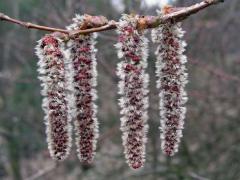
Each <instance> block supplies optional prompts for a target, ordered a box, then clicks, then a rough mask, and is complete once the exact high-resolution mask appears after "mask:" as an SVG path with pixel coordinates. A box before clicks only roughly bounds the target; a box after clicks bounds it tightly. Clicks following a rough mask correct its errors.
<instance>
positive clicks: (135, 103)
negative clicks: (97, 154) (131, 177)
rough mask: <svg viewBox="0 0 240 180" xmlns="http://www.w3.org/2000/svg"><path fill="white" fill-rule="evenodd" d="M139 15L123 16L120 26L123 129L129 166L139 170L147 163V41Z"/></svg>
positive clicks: (118, 31)
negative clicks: (139, 24)
mask: <svg viewBox="0 0 240 180" xmlns="http://www.w3.org/2000/svg"><path fill="white" fill-rule="evenodd" d="M137 19H138V16H129V15H123V16H122V18H121V19H120V22H119V25H118V27H117V33H118V35H119V37H118V43H117V44H116V45H115V46H116V48H117V50H118V57H119V58H120V59H122V61H121V62H119V63H118V67H117V75H118V76H119V78H120V81H119V84H118V85H119V94H120V95H121V98H120V99H119V106H120V108H121V112H120V114H121V116H122V117H121V131H122V133H123V134H122V141H123V146H124V154H125V157H126V160H127V163H128V165H129V166H130V167H131V168H133V169H137V168H140V167H142V166H143V165H144V162H145V144H146V141H147V137H146V134H147V130H148V125H147V120H148V114H147V108H148V97H147V94H148V89H147V88H148V79H149V77H148V74H147V73H146V72H145V70H146V67H147V61H146V60H147V56H148V49H147V48H148V40H147V39H146V38H145V36H144V31H140V30H137Z"/></svg>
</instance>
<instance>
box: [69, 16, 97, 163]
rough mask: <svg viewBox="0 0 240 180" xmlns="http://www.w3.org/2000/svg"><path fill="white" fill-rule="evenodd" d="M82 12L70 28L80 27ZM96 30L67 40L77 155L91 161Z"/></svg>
mask: <svg viewBox="0 0 240 180" xmlns="http://www.w3.org/2000/svg"><path fill="white" fill-rule="evenodd" d="M83 20H84V16H79V15H76V17H75V18H74V19H73V21H74V23H73V24H72V25H70V26H69V27H68V29H69V30H76V29H79V27H80V26H81V24H82V22H83ZM95 39H96V33H93V34H87V35H79V36H78V37H75V38H74V39H73V40H70V41H69V43H68V48H69V53H70V63H72V67H73V78H72V79H73V88H74V101H75V112H74V114H73V117H74V124H75V134H76V146H77V152H78V157H79V159H80V160H81V161H82V162H86V163H91V162H92V161H93V158H94V155H95V150H96V143H97V138H98V121H97V117H96V114H97V105H96V103H95V100H96V99H97V94H96V89H95V87H96V85H97V80H96V78H97V70H96V65H97V61H96V57H95V56H96V51H97V50H96V48H95V44H96V42H95Z"/></svg>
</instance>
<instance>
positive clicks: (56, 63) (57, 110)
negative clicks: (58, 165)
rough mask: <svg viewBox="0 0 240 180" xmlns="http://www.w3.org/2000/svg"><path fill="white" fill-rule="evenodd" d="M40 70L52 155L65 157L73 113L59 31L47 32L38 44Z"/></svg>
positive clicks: (48, 140)
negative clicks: (71, 114)
mask: <svg viewBox="0 0 240 180" xmlns="http://www.w3.org/2000/svg"><path fill="white" fill-rule="evenodd" d="M36 53H37V55H38V57H39V61H38V67H39V68H38V72H39V79H40V80H41V82H42V84H41V85H42V88H43V89H42V91H41V93H42V95H43V97H44V98H43V104H42V107H43V110H44V112H45V118H44V119H45V123H46V133H47V142H48V148H49V151H50V155H51V157H52V158H53V159H55V160H64V159H65V158H66V157H67V156H68V154H69V151H70V148H71V129H72V128H71V124H70V121H71V117H70V112H69V108H68V103H69V101H68V97H67V96H68V95H67V92H66V88H65V87H66V86H67V84H68V83H67V79H66V69H65V66H64V63H65V54H64V50H63V42H62V41H61V40H60V39H59V38H58V37H57V33H54V34H49V35H45V36H44V37H43V38H42V39H41V40H40V41H39V42H38V45H37V47H36Z"/></svg>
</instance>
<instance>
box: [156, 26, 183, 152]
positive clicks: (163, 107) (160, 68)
mask: <svg viewBox="0 0 240 180" xmlns="http://www.w3.org/2000/svg"><path fill="white" fill-rule="evenodd" d="M183 34H184V32H183V31H182V28H181V24H180V23H177V24H173V23H167V24H163V25H161V26H160V27H158V28H156V29H154V30H153V31H152V39H153V42H155V43H156V44H158V48H157V50H156V52H155V54H156V57H157V60H156V75H157V78H158V80H157V88H158V89H159V90H160V93H159V97H160V106H159V109H160V118H161V127H160V130H161V140H162V143H161V147H162V150H163V152H164V153H165V154H167V155H169V156H172V155H174V153H176V152H177V151H178V146H179V143H180V138H181V137H182V129H183V125H184V118H185V113H186V108H185V107H184V105H185V103H186V101H187V96H186V92H185V90H184V88H185V85H186V83H187V73H186V67H185V63H186V62H187V58H186V56H185V55H183V52H184V51H185V46H186V43H185V41H183V40H182V37H183Z"/></svg>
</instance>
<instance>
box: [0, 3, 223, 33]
mask: <svg viewBox="0 0 240 180" xmlns="http://www.w3.org/2000/svg"><path fill="white" fill-rule="evenodd" d="M223 1H224V0H204V1H202V2H200V3H196V4H194V5H192V6H189V7H183V8H172V9H173V11H172V12H170V13H167V14H165V15H162V16H141V17H140V18H139V26H140V27H141V28H155V27H157V26H159V25H160V24H162V23H167V22H169V21H174V22H179V21H183V20H184V19H186V18H187V17H189V16H190V15H193V14H196V13H197V12H199V11H201V10H203V9H205V8H207V7H209V6H212V5H215V4H218V3H220V2H223ZM87 17H88V20H90V21H91V23H92V25H95V26H91V27H89V26H83V27H84V28H85V29H83V28H80V29H79V30H75V31H69V30H66V29H59V28H54V27H47V26H42V25H38V24H33V23H30V22H24V21H21V20H17V19H14V18H11V17H9V16H7V15H5V14H3V13H1V12H0V20H1V21H7V22H10V23H15V24H18V25H20V26H23V27H26V28H28V29H38V30H43V31H49V32H61V33H64V34H66V35H68V36H70V37H72V36H76V35H79V34H88V33H93V32H101V31H107V30H112V29H116V28H117V24H118V22H116V21H114V20H110V21H108V20H107V19H106V18H105V19H104V17H103V16H99V17H100V18H102V19H103V21H100V23H99V18H96V16H89V15H87ZM90 17H92V18H90ZM94 20H97V23H94ZM86 23H87V24H88V23H89V22H86Z"/></svg>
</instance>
